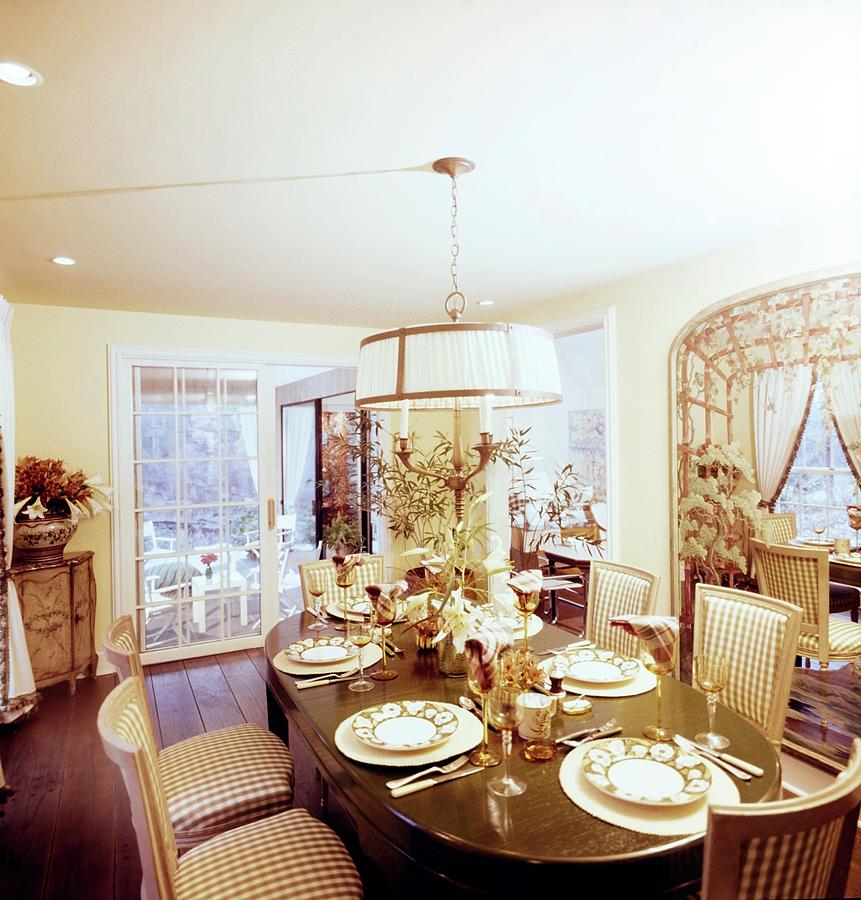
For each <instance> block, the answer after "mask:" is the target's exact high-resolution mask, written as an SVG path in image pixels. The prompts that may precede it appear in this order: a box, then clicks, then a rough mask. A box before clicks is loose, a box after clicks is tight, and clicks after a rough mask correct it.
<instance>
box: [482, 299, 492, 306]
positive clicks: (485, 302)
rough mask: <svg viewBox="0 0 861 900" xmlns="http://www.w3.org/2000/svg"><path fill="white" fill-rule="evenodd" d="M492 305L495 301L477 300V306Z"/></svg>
mask: <svg viewBox="0 0 861 900" xmlns="http://www.w3.org/2000/svg"><path fill="white" fill-rule="evenodd" d="M494 303H496V300H479V301H478V305H479V306H493V304H494Z"/></svg>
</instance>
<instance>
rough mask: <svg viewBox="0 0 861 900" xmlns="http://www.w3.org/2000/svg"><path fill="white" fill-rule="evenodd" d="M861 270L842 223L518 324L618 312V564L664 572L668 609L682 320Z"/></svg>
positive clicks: (714, 257)
mask: <svg viewBox="0 0 861 900" xmlns="http://www.w3.org/2000/svg"><path fill="white" fill-rule="evenodd" d="M842 267H853V268H854V269H856V270H861V218H859V217H858V216H855V217H853V218H848V217H841V218H840V219H839V220H838V219H832V220H831V221H830V222H828V223H826V224H822V223H817V225H816V227H814V226H812V225H811V226H810V227H805V228H800V229H795V230H792V231H787V232H785V233H783V234H780V235H777V236H775V237H774V238H771V239H769V240H763V241H758V242H754V243H749V244H745V245H742V246H736V247H732V248H729V249H727V250H723V251H720V252H717V253H712V254H709V255H707V256H703V257H700V258H697V259H694V260H690V261H688V262H685V263H681V264H679V265H674V266H668V267H666V268H662V269H658V270H655V271H653V272H650V273H648V274H646V275H642V276H639V277H636V278H630V279H626V280H624V281H618V282H615V283H614V284H610V285H607V286H604V287H601V288H598V289H595V290H592V291H588V292H585V293H581V294H577V295H574V296H570V297H565V298H560V299H559V300H558V301H556V302H553V303H549V304H545V305H543V306H541V307H535V306H531V307H524V308H522V309H520V310H519V312H518V313H516V314H512V316H511V317H512V318H513V319H515V320H516V319H519V320H521V321H531V322H535V323H549V322H553V321H558V320H561V319H565V318H566V317H570V316H574V315H576V314H579V313H583V312H586V311H587V310H593V309H600V308H604V307H608V306H615V308H616V331H617V360H618V368H617V373H618V374H617V393H618V429H617V439H618V448H619V483H618V501H619V513H620V515H619V519H620V521H619V529H618V534H619V543H618V552H617V553H616V557H617V559H618V560H619V561H624V562H626V563H629V564H630V565H634V566H641V567H643V568H647V569H650V570H652V571H654V572H658V573H660V575H661V581H662V583H661V592H660V601H659V603H660V608H661V609H662V610H663V611H668V610H669V583H670V582H669V579H670V573H671V560H670V543H669V540H670V539H669V533H670V517H671V511H670V502H669V490H670V473H669V459H670V441H669V376H668V371H669V370H668V366H669V351H670V346H671V344H672V342H673V340H674V338H675V336H676V335H677V333H678V332H679V331H680V330H681V329H682V328H683V327H684V325H685V323H686V322H687V321H688V320H689V319H690V318H692V317H693V316H695V315H696V314H697V313H698V312H700V311H701V310H703V309H705V308H706V307H708V306H710V305H711V304H714V303H716V302H718V301H721V300H723V299H725V298H728V297H731V296H732V295H734V294H737V293H739V292H744V291H748V290H751V289H753V288H756V287H758V286H760V285H766V284H768V283H770V282H774V281H778V280H783V279H786V278H790V277H792V276H795V275H805V274H808V273H813V272H816V271H819V270H826V269H828V270H832V269H834V270H836V269H838V268H842Z"/></svg>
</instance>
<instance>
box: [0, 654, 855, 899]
mask: <svg viewBox="0 0 861 900" xmlns="http://www.w3.org/2000/svg"><path fill="white" fill-rule="evenodd" d="M263 672H265V660H264V657H263V653H262V651H260V650H249V651H240V652H237V653H228V654H223V655H219V656H213V657H207V658H205V659H197V660H188V661H187V662H185V663H163V664H161V665H157V666H151V667H149V669H148V670H147V689H148V691H149V696H150V702H151V703H152V704H153V712H154V718H155V723H154V724H155V726H156V727H155V731H156V740H157V741H159V742H160V745H161V746H166V745H168V744H171V743H174V742H175V741H178V740H182V739H183V738H186V737H191V736H192V735H195V734H200V733H202V732H203V731H207V730H212V729H215V728H222V727H225V726H228V725H235V724H239V723H241V722H256V723H257V724H258V725H261V726H263V727H265V726H266V696H265V684H264V680H263V674H262V673H263ZM113 685H114V677H113V676H112V675H109V676H103V677H101V678H98V679H95V680H92V681H90V680H80V681H78V693H77V694H76V695H75V696H74V697H70V696H69V695H68V692H67V689H66V686H65V685H57V686H55V687H53V688H48V689H46V690H45V691H44V692H43V701H42V704H41V707H40V709H39V711H38V713H37V715H36V716H34V718H33V719H31V720H30V721H29V722H26V723H24V724H23V725H20V726H16V727H13V728H6V729H0V754H2V758H3V765H4V767H5V769H6V776H7V779H8V780H9V781H10V782H11V783H12V785H13V787H14V789H15V794H14V796H13V797H12V798H11V800H10V801H9V803H8V804H7V806H6V814H5V816H4V817H3V818H2V819H0V898H3V900H6V898H9V900H31V898H32V900H36V898H50V900H78V898H81V900H83V898H86V900H108V898H112V897H114V898H118V900H127V898H137V897H139V896H140V861H139V859H138V853H137V843H136V840H135V835H134V830H133V829H132V825H131V817H130V814H129V805H128V799H127V797H126V793H125V787H124V785H123V783H122V779H121V778H120V777H119V773H118V771H117V769H116V768H115V767H114V766H113V765H112V764H111V763H109V762H108V760H107V758H106V757H105V755H104V752H103V751H102V748H101V744H100V743H99V739H98V734H97V732H96V725H95V722H96V713H97V711H98V708H99V705H100V704H101V702H102V700H103V699H104V697H105V696H106V695H107V693H108V692H109V691H110V690H111V688H112V687H113ZM847 896H850V897H851V896H861V841H859V842H856V845H855V853H854V857H853V861H852V870H851V872H850V876H849V885H848V891H847ZM225 900H226V898H225Z"/></svg>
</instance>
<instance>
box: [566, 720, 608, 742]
mask: <svg viewBox="0 0 861 900" xmlns="http://www.w3.org/2000/svg"><path fill="white" fill-rule="evenodd" d="M601 728H602V726H601V725H593V726H592V727H591V728H581V729H580V731H572V732H571V734H563V735H562V736H561V737H558V738H556V743H557V744H561V743H562V741H580V740H582V739H583V738H584V737H588V736H589V735H590V734H595V733H596V732H598V731H600V730H601Z"/></svg>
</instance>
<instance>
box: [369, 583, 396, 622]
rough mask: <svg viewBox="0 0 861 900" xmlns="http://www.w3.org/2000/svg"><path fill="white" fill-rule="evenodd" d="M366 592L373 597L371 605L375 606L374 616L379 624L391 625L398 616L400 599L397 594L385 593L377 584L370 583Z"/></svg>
mask: <svg viewBox="0 0 861 900" xmlns="http://www.w3.org/2000/svg"><path fill="white" fill-rule="evenodd" d="M365 593H366V594H367V595H368V596H369V597H370V598H371V606H372V607H373V608H374V617H375V618H376V620H377V624H378V625H382V626H386V625H391V624H392V622H394V621H395V619H396V618H397V616H398V600H397V597H396V596H393V594H394V592H392V593H391V594H387V593H385V592H384V591H383V590H382V589H381V588H379V587H378V586H377V585H375V584H369V585H368V586H367V587H366V588H365Z"/></svg>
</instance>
